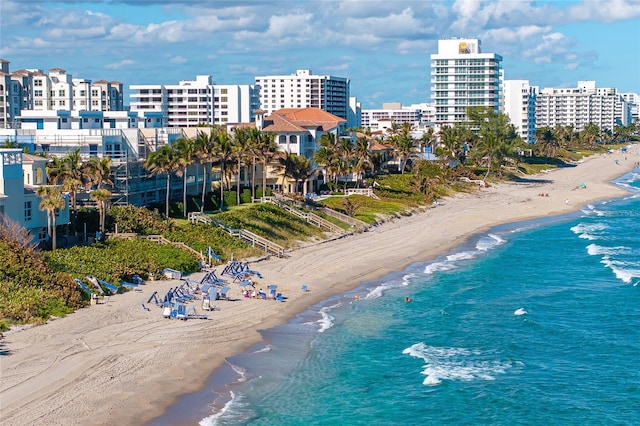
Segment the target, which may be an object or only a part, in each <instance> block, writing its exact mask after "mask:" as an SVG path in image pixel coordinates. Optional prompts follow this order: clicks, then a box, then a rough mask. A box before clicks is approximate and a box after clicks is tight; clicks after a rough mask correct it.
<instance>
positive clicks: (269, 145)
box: [256, 131, 278, 197]
mask: <svg viewBox="0 0 640 426" xmlns="http://www.w3.org/2000/svg"><path fill="white" fill-rule="evenodd" d="M275 137H276V136H275V135H274V134H273V133H266V132H263V131H260V135H259V141H258V147H257V148H256V152H259V158H260V160H262V196H263V197H265V196H266V195H267V166H268V164H269V163H271V162H272V161H273V159H274V158H275V156H276V153H277V152H278V144H277V143H276V140H275Z"/></svg>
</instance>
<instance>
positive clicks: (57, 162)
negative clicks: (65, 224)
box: [47, 149, 84, 235]
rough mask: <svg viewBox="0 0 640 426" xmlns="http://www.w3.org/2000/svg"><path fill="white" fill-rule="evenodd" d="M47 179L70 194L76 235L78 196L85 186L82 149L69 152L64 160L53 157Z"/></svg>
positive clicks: (72, 223)
mask: <svg viewBox="0 0 640 426" xmlns="http://www.w3.org/2000/svg"><path fill="white" fill-rule="evenodd" d="M47 177H48V179H49V182H50V183H53V184H61V185H62V191H64V192H68V193H69V196H70V201H71V206H70V207H71V230H72V233H73V235H75V234H76V218H77V195H78V191H80V189H81V188H82V187H83V185H84V181H83V179H84V174H83V170H82V161H81V158H80V149H76V150H74V151H71V152H69V153H68V154H67V155H66V156H65V157H63V158H62V159H58V158H57V157H53V158H52V159H51V163H50V164H49V165H47Z"/></svg>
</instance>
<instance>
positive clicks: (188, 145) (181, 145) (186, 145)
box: [171, 138, 196, 217]
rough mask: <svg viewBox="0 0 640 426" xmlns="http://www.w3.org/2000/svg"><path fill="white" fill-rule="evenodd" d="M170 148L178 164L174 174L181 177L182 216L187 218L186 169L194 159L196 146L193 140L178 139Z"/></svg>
mask: <svg viewBox="0 0 640 426" xmlns="http://www.w3.org/2000/svg"><path fill="white" fill-rule="evenodd" d="M171 147H172V148H173V150H174V151H175V155H176V157H177V162H178V163H179V165H177V167H178V170H177V171H176V174H177V175H178V177H182V216H183V217H187V169H188V167H189V166H190V165H191V164H193V162H194V160H195V158H196V145H195V141H194V140H193V139H187V138H179V139H178V140H176V141H175V142H174V143H173V144H171Z"/></svg>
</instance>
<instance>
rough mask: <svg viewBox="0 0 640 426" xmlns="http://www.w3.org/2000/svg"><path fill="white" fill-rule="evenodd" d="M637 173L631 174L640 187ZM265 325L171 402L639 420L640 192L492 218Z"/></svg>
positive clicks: (369, 417)
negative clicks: (198, 388) (518, 217)
mask: <svg viewBox="0 0 640 426" xmlns="http://www.w3.org/2000/svg"><path fill="white" fill-rule="evenodd" d="M638 179H639V177H638V175H629V176H625V178H624V179H622V180H621V184H623V185H628V186H630V187H635V188H636V189H637V188H638V187H640V185H639V184H638V182H639V181H638ZM422 238H428V231H427V230H425V235H424V236H422ZM416 257H419V253H418V254H416ZM355 295H358V296H359V299H358V300H356V299H355V298H354V296H355ZM405 297H410V298H411V301H410V302H409V303H407V302H405ZM264 339H265V342H264V343H263V344H261V345H258V346H256V347H254V348H253V349H252V350H251V351H249V352H248V353H246V354H243V355H240V356H237V357H233V358H231V359H229V360H228V368H227V369H226V372H225V371H224V369H223V370H222V371H219V372H217V373H216V374H217V378H216V377H214V378H212V382H211V388H210V389H207V390H205V391H204V392H200V393H198V395H196V396H192V397H191V399H186V400H185V401H186V404H187V405H189V406H190V407H192V408H193V407H194V405H195V404H194V401H199V402H198V406H199V407H200V408H199V409H198V410H196V411H193V410H191V411H190V412H189V413H186V412H185V411H186V409H185V408H184V406H185V405H184V404H185V402H184V401H183V403H182V404H181V403H179V404H176V406H175V407H174V410H173V414H171V413H169V416H173V417H172V418H174V419H175V418H176V416H177V414H176V410H178V412H180V413H182V415H183V416H185V418H184V420H185V423H189V422H188V421H187V419H188V418H191V417H195V416H197V417H198V418H197V419H196V418H193V423H192V424H196V423H198V422H199V423H200V424H201V425H232V424H233V425H236V424H243V425H359V424H366V425H423V424H448V425H469V424H474V425H476V424H483V425H488V424H491V425H555V424H557V425H574V424H575V425H632V424H636V425H637V424H640V368H639V363H638V361H639V360H640V198H638V197H636V196H635V195H631V196H629V197H626V198H624V199H619V200H613V201H611V202H607V203H601V204H597V205H593V206H587V207H585V208H584V210H583V211H582V212H581V213H579V214H575V215H570V216H565V217H561V218H555V219H553V220H546V221H537V222H528V223H524V224H512V225H508V226H503V227H500V228H496V229H494V230H492V231H491V232H489V233H488V234H485V235H480V236H477V237H476V238H474V239H473V240H472V241H470V242H469V243H468V244H467V245H465V246H463V247H458V248H457V249H456V250H454V251H453V252H451V253H449V254H448V255H446V256H443V257H442V258H439V259H437V260H435V261H433V262H428V263H415V264H413V265H411V266H410V267H409V268H407V269H406V270H404V271H401V272H398V273H397V274H393V275H390V276H388V277H385V278H384V279H382V280H381V281H379V282H372V283H365V284H363V286H362V287H360V288H358V289H357V290H354V291H353V292H350V293H348V294H344V295H340V296H337V297H334V298H332V299H331V300H328V301H326V302H325V303H323V304H321V305H318V306H316V307H314V308H313V309H311V310H309V311H307V312H305V313H303V314H301V315H300V316H298V317H296V318H295V319H294V320H293V321H291V322H290V323H289V324H287V325H282V326H279V327H276V328H274V329H272V330H269V331H266V332H264ZM222 382H224V383H226V384H224V383H222ZM194 398H195V399H194ZM166 418H168V417H165V419H166ZM155 424H162V418H161V419H158V421H157V422H156V423H155Z"/></svg>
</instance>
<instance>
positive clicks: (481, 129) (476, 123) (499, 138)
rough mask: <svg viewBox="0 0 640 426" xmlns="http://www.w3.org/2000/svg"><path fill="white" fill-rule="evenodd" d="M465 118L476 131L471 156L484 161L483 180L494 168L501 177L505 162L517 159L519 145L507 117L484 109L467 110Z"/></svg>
mask: <svg viewBox="0 0 640 426" xmlns="http://www.w3.org/2000/svg"><path fill="white" fill-rule="evenodd" d="M467 117H469V121H470V122H471V123H472V126H473V128H476V129H477V135H478V139H477V141H476V143H475V146H474V153H473V155H474V157H475V158H477V159H479V160H480V161H482V162H485V161H486V165H487V173H486V175H485V179H486V178H487V177H488V176H489V174H490V173H491V171H492V170H493V169H494V167H495V169H496V172H497V173H498V175H501V174H502V167H503V166H504V165H505V164H506V162H507V161H510V160H514V159H517V158H518V150H517V148H518V146H519V145H520V138H519V137H518V135H517V133H516V131H515V128H514V126H513V125H512V124H511V123H510V122H509V117H507V116H506V115H504V114H501V113H497V112H495V111H494V110H493V108H486V107H479V108H468V109H467Z"/></svg>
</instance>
